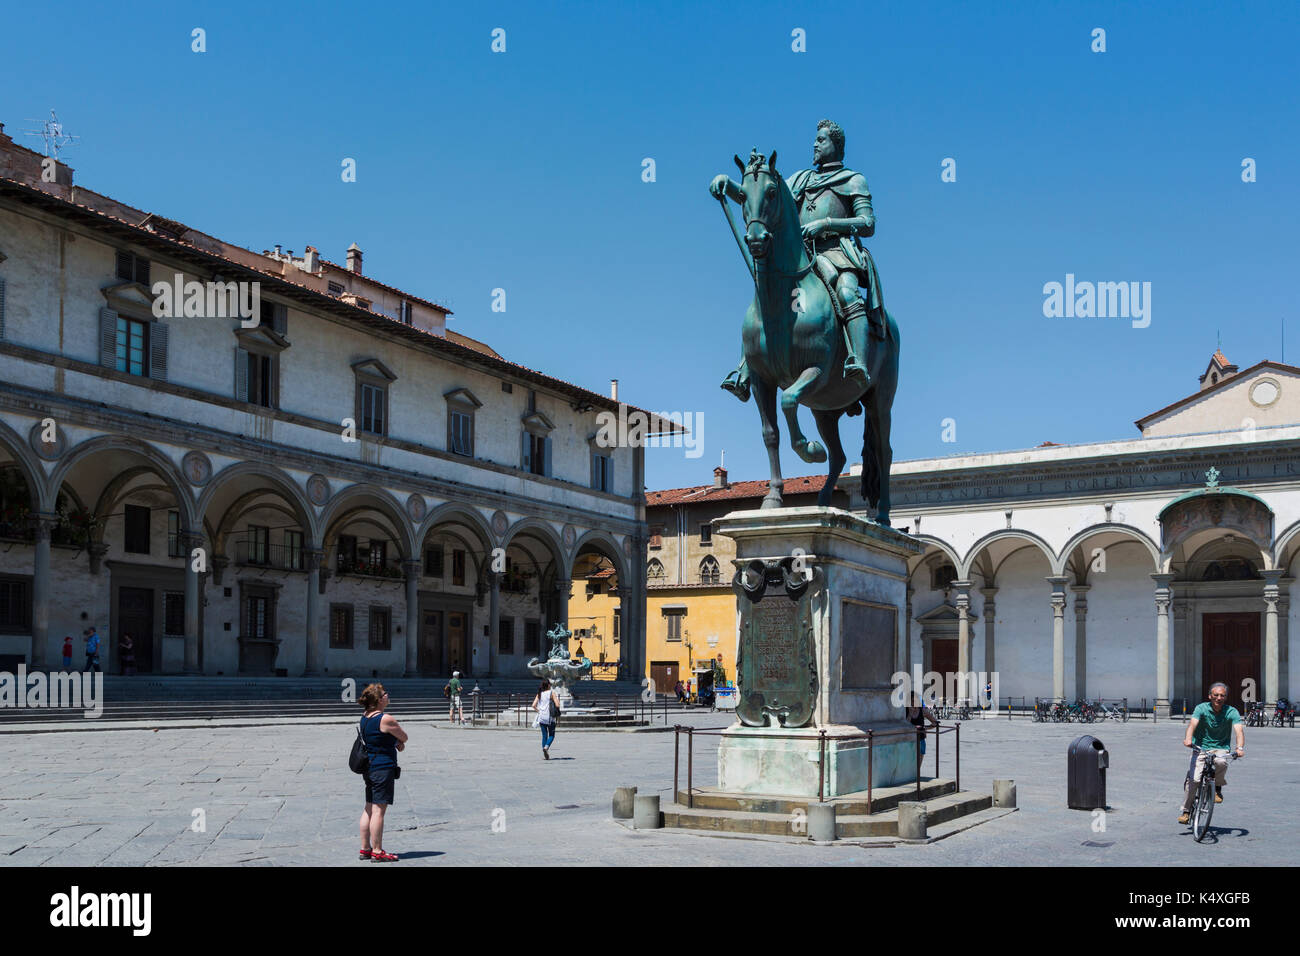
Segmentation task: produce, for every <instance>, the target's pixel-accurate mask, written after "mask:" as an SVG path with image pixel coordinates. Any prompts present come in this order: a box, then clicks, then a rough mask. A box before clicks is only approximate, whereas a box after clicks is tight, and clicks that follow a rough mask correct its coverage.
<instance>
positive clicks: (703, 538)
mask: <svg viewBox="0 0 1300 956" xmlns="http://www.w3.org/2000/svg"><path fill="white" fill-rule="evenodd" d="M712 545H713V522H712V521H702V522H700V546H701V547H705V548H707V547H711V546H712Z"/></svg>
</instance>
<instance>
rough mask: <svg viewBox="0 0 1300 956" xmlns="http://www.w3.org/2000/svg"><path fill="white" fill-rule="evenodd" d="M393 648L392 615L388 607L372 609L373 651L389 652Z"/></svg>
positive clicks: (370, 643) (370, 642)
mask: <svg viewBox="0 0 1300 956" xmlns="http://www.w3.org/2000/svg"><path fill="white" fill-rule="evenodd" d="M392 646H393V635H392V613H391V611H390V610H389V609H388V608H387V607H380V606H373V605H372V606H371V608H370V641H369V648H370V650H372V651H387V650H391V649H392Z"/></svg>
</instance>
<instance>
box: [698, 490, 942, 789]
mask: <svg viewBox="0 0 1300 956" xmlns="http://www.w3.org/2000/svg"><path fill="white" fill-rule="evenodd" d="M715 528H716V530H717V532H718V533H719V534H723V535H726V536H728V537H730V538H732V539H734V540H735V542H736V561H735V566H736V569H737V579H736V590H737V603H738V606H739V608H740V615H739V617H740V645H739V648H738V650H739V655H738V656H739V659H740V662H741V667H740V672H741V673H740V677H741V687H740V695H741V705H740V707H738V710H737V714H738V718H737V723H736V724H734V725H733V726H732V727H729V728H728V729H727V730H726V731H724V732H723V736H722V740H721V743H720V745H719V748H718V786H719V788H720V789H721V790H723V791H725V792H728V793H761V794H770V795H783V796H802V797H812V798H816V797H817V795H818V792H819V764H823V761H824V764H823V765H824V776H825V779H824V780H823V781H821V783H822V790H821V792H822V793H823V794H824V796H825V797H827V798H830V797H836V796H842V795H845V794H850V793H857V792H860V791H863V790H866V789H867V785H868V779H870V783H871V785H872V786H875V787H885V786H893V785H896V784H902V783H909V782H912V781H915V780H916V738H915V735H914V733H913V732H912V727H911V724H909V723H907V721H905V720H904V719H903V709H902V707H895V706H894V705H893V704H892V702H891V701H890V696H891V694H892V691H893V683H892V677H893V675H894V674H895V673H896V672H897V671H898V670H899V669H900V668H899V666H898V662H899V661H900V660H901V654H900V647H901V642H902V640H903V639H904V638H903V631H904V628H903V626H902V617H903V614H904V610H903V609H904V607H905V605H906V599H907V595H906V591H907V559H908V557H910V556H911V555H914V554H920V553H921V551H922V550H923V549H922V545H921V544H920V543H919V542H917V541H915V540H914V539H913V538H911V537H910V536H909V535H906V534H903V533H901V532H899V531H895V530H894V529H892V528H887V527H882V526H880V525H877V524H875V523H874V522H871V521H868V520H866V519H865V518H863V517H861V516H859V515H857V514H854V513H851V512H847V511H843V510H841V509H838V508H781V509H772V510H767V511H762V510H760V511H740V512H732V513H731V514H729V515H727V516H726V517H725V518H723V519H722V520H721V521H720V522H718V523H717V524H716V525H715ZM755 562H760V563H761V565H762V566H766V567H768V568H773V567H774V566H775V564H776V563H777V562H785V563H786V567H787V568H799V569H804V568H806V569H807V572H806V575H807V576H810V577H811V578H812V580H811V582H810V584H809V586H808V587H809V590H808V592H807V593H808V595H809V597H808V601H807V606H806V610H805V611H804V612H803V614H804V615H805V616H803V617H801V618H800V623H799V627H800V628H808V629H810V633H809V637H810V641H809V643H810V645H811V659H810V660H809V661H807V662H802V661H801V662H800V673H801V674H802V673H803V669H804V667H805V666H806V668H807V671H808V674H807V682H808V683H810V684H811V685H812V686H813V687H814V691H813V700H812V707H811V713H810V715H809V716H808V718H807V720H806V722H804V723H802V725H800V726H780V725H779V720H778V719H777V718H776V717H775V716H774V715H771V714H756V712H755V710H756V708H755V707H754V706H753V703H752V702H753V701H758V700H760V699H761V700H763V701H764V702H767V701H771V702H773V703H776V702H778V701H777V700H776V699H774V698H778V697H780V695H779V694H774V693H773V692H772V691H771V690H770V689H769V688H765V686H764V681H765V679H766V677H765V675H774V674H776V673H777V671H778V670H780V668H779V667H777V666H776V665H777V663H778V661H777V660H775V659H772V660H767V659H765V655H766V657H767V658H772V657H773V655H776V654H777V653H778V651H777V649H778V648H779V646H780V645H781V642H782V640H783V636H784V633H785V631H784V630H782V629H780V628H778V629H777V631H778V633H766V632H764V631H763V629H762V628H758V629H755V628H753V627H749V626H748V624H749V621H750V618H751V617H753V618H754V620H756V621H757V620H764V621H767V620H773V619H775V617H779V615H775V616H774V615H772V614H771V612H770V611H766V612H765V611H764V610H763V607H762V606H763V604H764V603H765V602H770V601H783V600H787V599H786V598H785V597H784V595H783V594H781V593H776V592H774V591H772V590H769V591H768V593H767V594H765V595H764V596H763V597H762V598H761V599H760V600H759V601H757V602H754V601H751V599H750V598H749V597H747V596H746V594H745V592H744V589H743V588H742V587H741V585H740V582H741V576H742V575H744V574H745V573H746V572H747V571H748V572H749V574H750V575H751V576H753V575H755V574H756V573H757V569H758V568H759V567H760V564H755ZM751 580H752V577H751ZM764 626H766V625H764ZM769 664H771V665H772V666H768V665H769ZM746 671H748V673H746ZM785 676H786V677H787V678H788V674H787V675H785ZM787 683H788V680H787ZM782 693H783V694H786V699H791V698H790V697H789V694H788V691H785V690H783V691H782ZM751 695H761V697H751ZM747 698H749V699H750V700H751V705H750V706H749V707H746V699H747ZM801 710H802V708H800V707H797V706H796V708H795V712H796V713H797V712H799V711H801ZM823 731H824V732H825V733H824V735H823V734H822V732H823ZM868 731H871V733H872V739H871V741H870V743H869V742H868V740H867V739H866V737H865V736H864V735H865V734H867V732H868ZM823 753H824V755H825V756H824V758H823V757H822V754H823ZM868 753H870V755H871V756H870V764H871V766H870V768H868Z"/></svg>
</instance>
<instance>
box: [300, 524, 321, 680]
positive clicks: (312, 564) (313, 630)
mask: <svg viewBox="0 0 1300 956" xmlns="http://www.w3.org/2000/svg"><path fill="white" fill-rule="evenodd" d="M324 557H325V552H324V551H321V550H320V549H319V548H308V549H306V550H305V551H304V552H303V561H304V562H305V563H306V566H307V622H306V627H305V628H304V632H305V634H304V636H305V639H306V641H307V669H306V674H307V676H309V677H315V676H318V675H319V674H320V672H321V661H322V660H323V659H324V655H323V654H322V653H321V646H320V594H321V577H320V569H321V563H322V562H323V560H324Z"/></svg>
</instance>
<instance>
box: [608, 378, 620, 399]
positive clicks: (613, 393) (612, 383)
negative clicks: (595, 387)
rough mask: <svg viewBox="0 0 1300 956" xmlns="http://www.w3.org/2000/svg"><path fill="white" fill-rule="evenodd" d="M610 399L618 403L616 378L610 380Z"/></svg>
mask: <svg viewBox="0 0 1300 956" xmlns="http://www.w3.org/2000/svg"><path fill="white" fill-rule="evenodd" d="M609 397H610V398H612V399H613V400H614V401H616V402H617V401H618V379H616V378H611V379H610V380H609Z"/></svg>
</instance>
